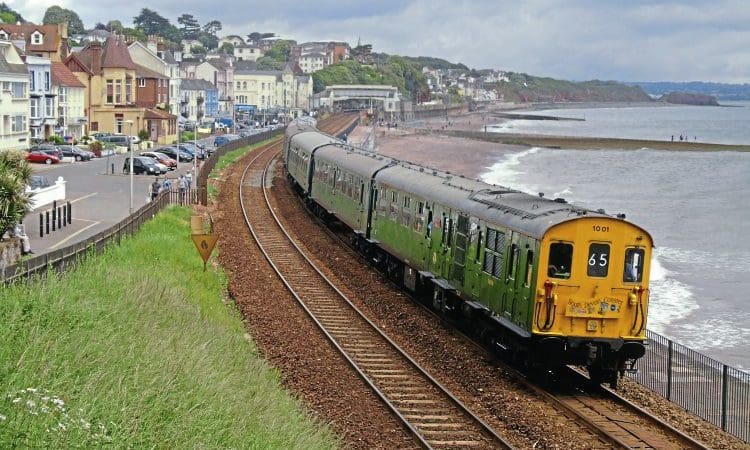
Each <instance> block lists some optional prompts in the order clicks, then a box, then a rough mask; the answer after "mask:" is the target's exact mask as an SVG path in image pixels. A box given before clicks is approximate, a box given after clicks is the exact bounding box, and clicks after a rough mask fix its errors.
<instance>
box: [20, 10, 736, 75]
mask: <svg viewBox="0 0 750 450" xmlns="http://www.w3.org/2000/svg"><path fill="white" fill-rule="evenodd" d="M5 1H6V3H7V4H8V5H9V6H10V7H12V8H13V9H15V10H17V11H19V12H20V13H21V14H22V15H23V16H24V18H26V19H27V20H31V21H34V22H41V20H42V17H43V16H44V11H45V10H46V8H47V7H48V6H51V5H55V4H57V5H60V6H62V7H65V8H71V9H73V10H75V11H76V12H77V13H78V14H79V15H80V16H81V19H82V20H83V22H84V25H85V26H86V27H93V25H94V24H95V23H96V22H105V23H106V22H107V21H108V20H112V19H117V20H120V21H122V23H123V24H124V25H126V26H132V21H133V17H134V16H136V15H137V14H138V13H139V12H140V10H141V8H143V7H149V8H151V9H153V10H156V11H157V12H158V13H159V14H161V15H162V16H164V17H166V18H168V19H169V20H170V21H171V22H172V23H174V24H176V18H177V16H179V15H180V14H182V13H190V14H193V15H194V16H195V17H196V18H197V19H198V20H199V21H200V22H201V23H205V22H207V21H209V20H212V19H217V20H219V21H221V22H222V24H223V25H224V29H223V30H222V31H221V32H220V35H224V34H238V35H241V36H243V37H245V36H246V35H247V34H248V33H250V32H252V31H262V32H275V33H277V34H278V35H281V36H282V37H287V38H292V39H296V40H297V41H300V42H302V41H308V40H343V41H347V42H349V43H351V44H356V42H357V39H358V38H361V40H362V43H370V44H372V45H373V50H374V51H376V52H386V53H393V54H403V55H410V56H436V57H441V58H445V59H448V60H450V61H452V62H463V63H464V64H466V65H468V66H469V67H474V68H498V69H503V70H510V71H516V72H527V73H530V74H533V75H543V76H551V77H556V78H564V79H570V80H587V79H593V78H598V79H607V80H621V81H662V80H666V81H691V80H701V81H720V82H729V83H749V82H750V1H749V0H683V1H677V0H675V1H642V0H640V1H639V0H627V1H621V0H523V1H517V0H516V1H504V0H475V1H460V0H455V1H448V0H403V1H397V0H370V1H367V2H359V1H345V0H316V1H305V0H301V1H293V0H273V1H262V2H257V1H246V0H223V1H220V2H215V1H205V0H203V1H196V0H152V1H150V2H148V3H146V2H142V1H136V2H131V1H122V0H60V1H55V0H5Z"/></svg>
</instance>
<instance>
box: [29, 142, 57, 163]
mask: <svg viewBox="0 0 750 450" xmlns="http://www.w3.org/2000/svg"><path fill="white" fill-rule="evenodd" d="M30 150H36V151H40V152H44V153H49V154H50V155H54V156H57V158H58V159H62V152H61V151H60V148H59V147H58V146H57V145H55V144H50V143H47V142H45V143H43V144H39V145H35V146H33V147H31V149H30Z"/></svg>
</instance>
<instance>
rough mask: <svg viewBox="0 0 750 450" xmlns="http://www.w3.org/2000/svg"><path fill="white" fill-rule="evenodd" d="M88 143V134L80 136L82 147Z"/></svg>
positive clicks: (89, 139) (89, 137)
mask: <svg viewBox="0 0 750 450" xmlns="http://www.w3.org/2000/svg"><path fill="white" fill-rule="evenodd" d="M89 142H91V136H89V135H88V134H84V135H83V136H81V143H82V144H83V145H87V144H88V143H89Z"/></svg>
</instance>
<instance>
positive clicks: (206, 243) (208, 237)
mask: <svg viewBox="0 0 750 450" xmlns="http://www.w3.org/2000/svg"><path fill="white" fill-rule="evenodd" d="M190 237H191V238H192V239H193V242H194V243H195V248H197V249H198V253H200V255H201V258H203V268H204V269H205V266H206V262H208V258H209V257H210V256H211V252H212V251H213V250H214V247H215V246H216V241H217V240H218V239H219V237H218V236H216V235H215V234H213V233H210V234H193V235H190Z"/></svg>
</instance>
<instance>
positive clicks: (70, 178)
mask: <svg viewBox="0 0 750 450" xmlns="http://www.w3.org/2000/svg"><path fill="white" fill-rule="evenodd" d="M199 142H202V143H204V144H206V146H207V147H209V146H210V145H212V143H213V138H207V139H203V140H200V141H199ZM136 154H137V153H136ZM127 156H128V155H127V154H122V155H113V156H110V157H106V156H105V157H102V158H96V159H93V160H91V161H88V162H72V163H60V164H53V165H49V166H48V165H43V164H33V165H32V167H33V168H34V174H35V175H44V176H45V177H47V179H48V180H49V181H50V183H54V182H55V181H56V180H57V178H58V177H63V179H64V180H65V181H66V182H67V183H66V202H67V201H69V202H71V204H72V214H71V217H72V221H71V222H72V223H71V224H70V225H68V226H66V227H62V228H60V229H57V230H56V231H52V225H51V224H50V233H49V234H45V235H44V237H40V236H39V213H44V212H45V211H50V220H51V219H52V212H51V208H52V205H45V206H42V207H40V208H38V209H36V210H34V211H32V212H30V213H29V214H28V215H27V216H26V218H25V219H24V225H25V226H26V234H27V235H28V236H29V239H30V241H31V249H32V251H33V252H34V253H35V254H42V253H47V252H50V251H54V250H58V249H60V248H63V247H65V246H66V245H70V244H71V243H74V242H78V241H81V240H84V239H86V238H88V237H90V236H93V235H95V234H97V233H99V232H101V231H103V230H105V229H107V228H109V227H111V226H112V225H115V224H116V223H118V222H120V221H121V220H123V219H124V218H125V217H127V216H128V214H129V206H130V177H129V176H128V175H125V174H123V173H122V168H123V164H124V162H125V158H126V157H127ZM113 165H114V174H112V167H113ZM192 168H193V164H192V163H180V164H179V168H178V170H177V171H170V172H169V173H167V174H165V175H161V176H160V177H159V178H160V181H163V180H164V178H165V177H168V178H169V179H171V180H175V179H176V178H177V177H179V175H180V174H183V173H186V172H187V171H188V170H190V169H192ZM153 181H154V177H153V176H149V175H134V176H133V210H137V209H138V208H140V207H141V206H143V205H144V204H146V202H147V199H148V192H149V186H150V185H151V183H153ZM173 185H176V183H174V181H173ZM58 203H64V202H58Z"/></svg>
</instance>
